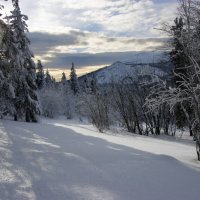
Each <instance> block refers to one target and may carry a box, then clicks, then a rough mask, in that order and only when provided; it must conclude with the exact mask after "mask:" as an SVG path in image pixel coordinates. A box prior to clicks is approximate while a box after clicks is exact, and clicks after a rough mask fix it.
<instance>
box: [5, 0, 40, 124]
mask: <svg viewBox="0 0 200 200" xmlns="http://www.w3.org/2000/svg"><path fill="white" fill-rule="evenodd" d="M12 3H13V7H14V10H13V11H11V15H10V16H8V17H7V19H8V20H9V27H10V29H11V31H12V33H13V38H12V39H13V40H12V41H11V43H12V44H14V46H15V47H16V49H15V52H13V54H12V55H11V64H12V66H13V69H14V71H13V75H12V80H13V81H14V89H15V95H16V97H15V102H14V104H15V109H16V113H15V116H14V118H15V120H17V119H18V117H20V118H24V117H25V120H26V121H27V122H30V121H32V122H36V121H37V119H36V114H39V105H38V98H37V93H36V89H37V86H36V83H35V76H36V71H35V64H34V62H33V60H32V58H33V54H32V52H31V51H30V49H29V45H30V40H29V39H28V38H27V36H26V32H28V26H27V24H26V21H27V20H28V17H27V16H26V15H23V14H21V10H20V7H19V1H18V0H12Z"/></svg>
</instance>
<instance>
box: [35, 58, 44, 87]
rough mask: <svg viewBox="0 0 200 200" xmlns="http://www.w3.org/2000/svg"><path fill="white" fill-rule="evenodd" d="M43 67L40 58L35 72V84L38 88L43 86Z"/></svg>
mask: <svg viewBox="0 0 200 200" xmlns="http://www.w3.org/2000/svg"><path fill="white" fill-rule="evenodd" d="M44 76H45V75H44V67H43V65H42V63H41V61H40V60H38V62H37V73H36V84H37V87H38V89H40V90H41V89H42V88H43V87H44V82H45V79H44Z"/></svg>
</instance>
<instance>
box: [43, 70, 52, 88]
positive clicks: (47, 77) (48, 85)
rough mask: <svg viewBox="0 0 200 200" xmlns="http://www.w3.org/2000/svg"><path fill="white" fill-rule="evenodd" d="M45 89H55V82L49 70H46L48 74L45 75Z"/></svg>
mask: <svg viewBox="0 0 200 200" xmlns="http://www.w3.org/2000/svg"><path fill="white" fill-rule="evenodd" d="M45 87H46V88H51V87H53V80H52V77H51V75H50V73H49V70H48V69H47V70H46V74H45Z"/></svg>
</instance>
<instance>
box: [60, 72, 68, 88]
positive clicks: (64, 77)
mask: <svg viewBox="0 0 200 200" xmlns="http://www.w3.org/2000/svg"><path fill="white" fill-rule="evenodd" d="M61 83H62V84H63V85H65V84H66V83H67V78H66V75H65V72H63V73H62V77H61Z"/></svg>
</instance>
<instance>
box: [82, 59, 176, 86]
mask: <svg viewBox="0 0 200 200" xmlns="http://www.w3.org/2000/svg"><path fill="white" fill-rule="evenodd" d="M172 68H173V66H172V64H171V63H169V62H163V63H141V64H136V63H133V62H119V61H118V62H115V63H113V64H112V65H110V66H106V67H104V68H101V69H99V70H96V71H94V72H91V73H88V74H86V75H83V76H81V77H79V82H80V83H84V82H86V81H91V80H92V79H93V78H95V80H96V82H97V84H99V85H102V84H109V83H112V82H120V81H122V80H124V79H125V78H127V77H131V78H132V79H134V80H135V81H137V79H138V78H140V77H144V76H159V77H165V76H167V75H168V74H169V73H170V71H171V70H172Z"/></svg>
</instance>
